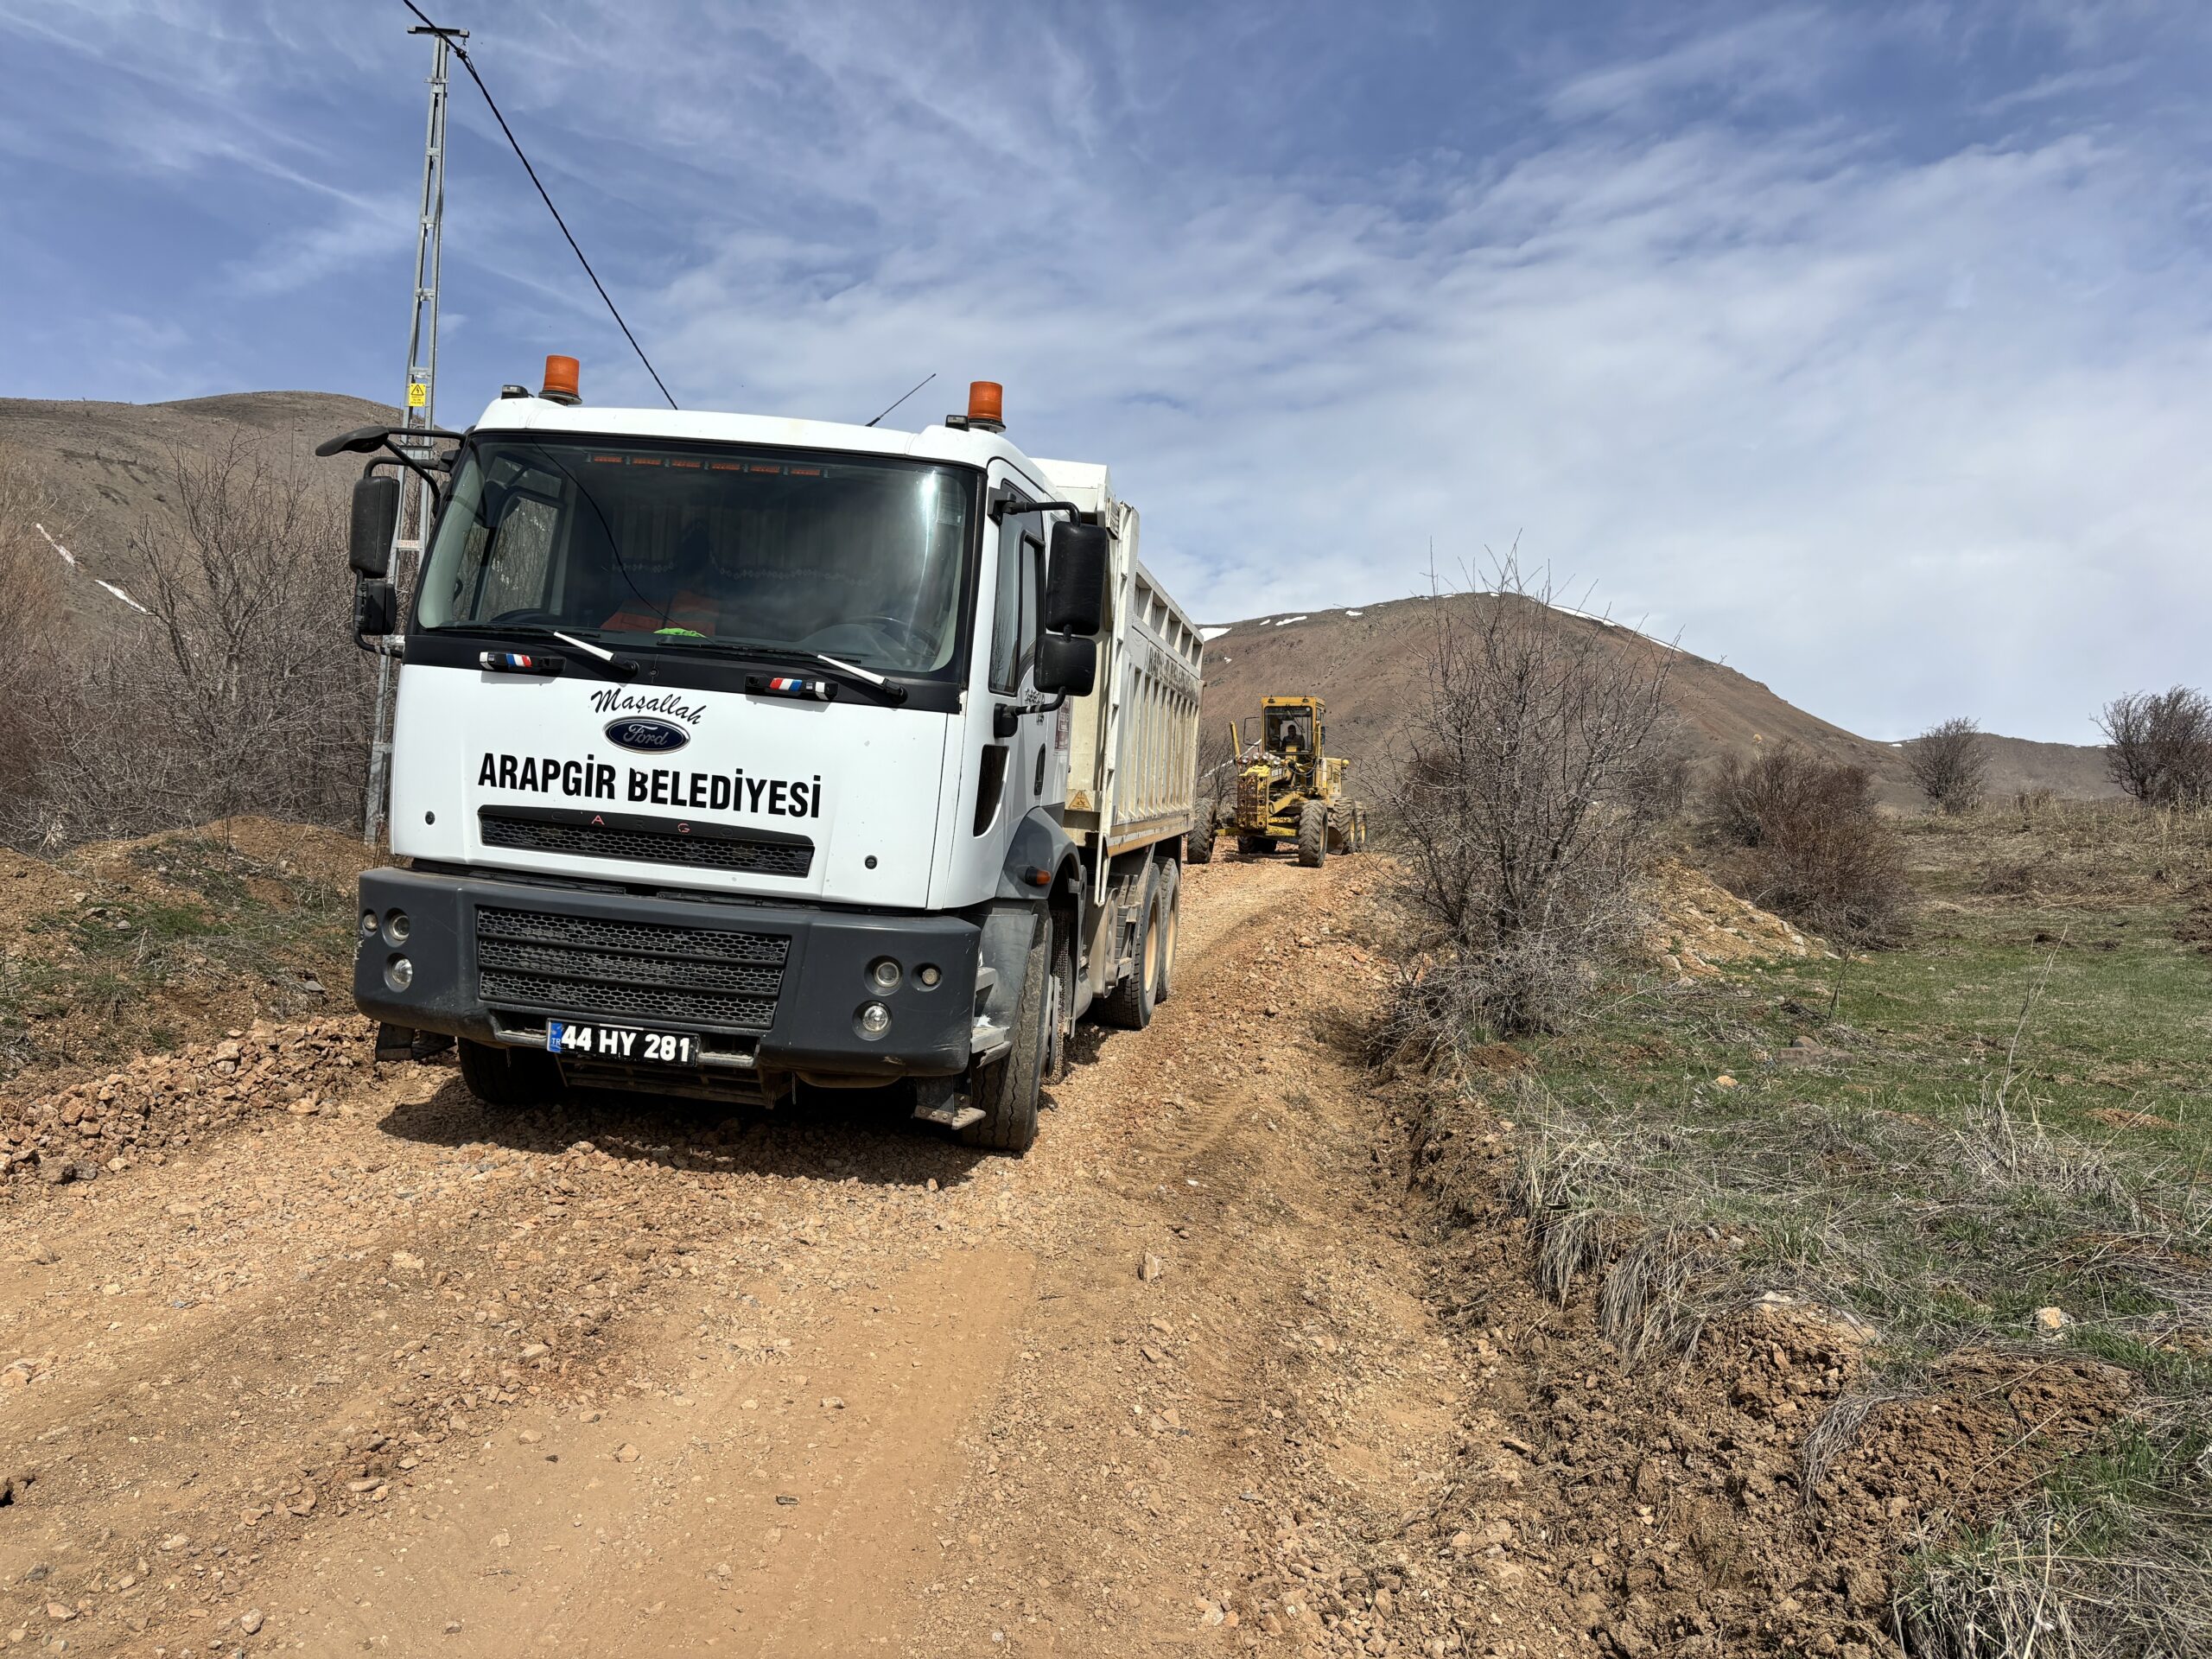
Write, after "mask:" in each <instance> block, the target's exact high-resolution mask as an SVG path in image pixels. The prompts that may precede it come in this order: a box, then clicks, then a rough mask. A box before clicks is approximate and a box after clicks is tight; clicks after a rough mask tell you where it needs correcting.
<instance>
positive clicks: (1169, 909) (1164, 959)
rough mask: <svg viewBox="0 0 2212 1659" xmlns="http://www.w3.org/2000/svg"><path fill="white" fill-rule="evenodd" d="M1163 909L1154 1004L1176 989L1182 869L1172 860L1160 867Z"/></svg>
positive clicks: (1158, 925) (1156, 922)
mask: <svg viewBox="0 0 2212 1659" xmlns="http://www.w3.org/2000/svg"><path fill="white" fill-rule="evenodd" d="M1159 868H1160V898H1159V901H1158V902H1159V906H1160V909H1159V911H1158V912H1157V914H1156V915H1155V916H1154V928H1155V930H1156V931H1157V932H1158V934H1159V938H1160V974H1159V977H1158V979H1157V980H1156V981H1155V982H1154V985H1153V988H1152V1000H1153V1001H1154V1003H1155V1004H1158V1003H1161V1002H1165V1001H1166V1000H1167V999H1168V997H1169V996H1171V995H1173V993H1174V990H1175V939H1176V936H1177V935H1178V934H1179V932H1180V931H1182V927H1181V923H1182V916H1183V873H1182V871H1180V870H1179V869H1177V868H1175V866H1174V865H1173V863H1166V864H1162V865H1160V867H1159Z"/></svg>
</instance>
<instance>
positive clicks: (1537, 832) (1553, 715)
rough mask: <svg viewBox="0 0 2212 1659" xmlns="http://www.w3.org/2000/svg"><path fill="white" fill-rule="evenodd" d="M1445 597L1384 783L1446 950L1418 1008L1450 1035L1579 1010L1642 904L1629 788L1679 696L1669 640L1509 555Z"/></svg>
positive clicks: (1409, 883) (1418, 905) (1555, 1020)
mask: <svg viewBox="0 0 2212 1659" xmlns="http://www.w3.org/2000/svg"><path fill="white" fill-rule="evenodd" d="M1494 585H1495V588H1496V589H1497V591H1496V592H1495V593H1491V594H1484V595H1481V596H1479V597H1478V598H1477V599H1476V600H1474V601H1473V602H1471V603H1459V604H1448V605H1447V604H1439V605H1436V606H1434V607H1432V614H1433V619H1434V620H1433V632H1432V634H1431V637H1430V640H1429V646H1428V661H1427V677H1426V683H1425V684H1424V686H1423V688H1422V690H1421V693H1420V694H1419V696H1418V697H1417V699H1416V702H1415V705H1414V708H1413V709H1412V710H1411V711H1410V719H1409V721H1408V725H1409V728H1410V730H1409V734H1408V737H1407V739H1406V740H1405V743H1404V747H1403V748H1402V750H1401V752H1400V753H1399V754H1398V755H1397V756H1396V757H1395V766H1394V767H1393V775H1392V776H1391V777H1390V778H1389V779H1387V780H1386V782H1385V784H1384V785H1383V789H1382V790H1381V791H1380V794H1381V797H1382V805H1383V816H1384V817H1387V819H1388V820H1389V823H1390V824H1391V826H1392V834H1393V836H1394V837H1395V841H1396V843H1397V846H1398V849H1399V850H1400V852H1401V853H1402V858H1403V868H1404V870H1405V872H1406V880H1405V884H1404V889H1403V898H1404V900H1405V902H1406V904H1407V906H1408V909H1409V910H1410V911H1411V912H1412V913H1413V916H1414V918H1416V922H1417V925H1418V926H1419V928H1420V930H1421V933H1422V935H1423V939H1422V944H1423V945H1424V946H1425V948H1427V950H1430V951H1431V952H1433V963H1432V966H1431V967H1430V969H1429V970H1428V971H1427V973H1425V974H1424V975H1423V976H1421V978H1420V979H1419V981H1418V982H1416V983H1415V984H1414V987H1413V989H1412V992H1411V995H1410V998H1409V1001H1408V1014H1409V1015H1410V1017H1413V1018H1414V1020H1415V1021H1416V1023H1421V1022H1432V1023H1431V1024H1430V1027H1429V1028H1430V1029H1432V1030H1433V1031H1434V1032H1435V1033H1438V1034H1439V1036H1440V1039H1442V1040H1443V1041H1445V1042H1446V1043H1451V1044H1456V1043H1458V1042H1459V1041H1460V1040H1461V1039H1462V1038H1463V1037H1472V1038H1475V1039H1484V1038H1487V1037H1490V1036H1495V1035H1510V1034H1512V1033H1519V1032H1526V1031H1535V1030H1556V1029H1559V1028H1561V1027H1565V1026H1567V1024H1569V1023H1570V1022H1571V1021H1572V1020H1573V1019H1574V1018H1575V1017H1576V1016H1577V1015H1578V1014H1580V1013H1581V1012H1582V1011H1584V1010H1585V1009H1586V1007H1587V1005H1588V999H1589V994H1590V991H1591V989H1592V984H1593V983H1594V981H1595V979H1596V976H1597V974H1598V972H1599V968H1600V967H1601V965H1602V964H1603V963H1605V960H1606V959H1607V957H1609V956H1610V955H1611V953H1613V952H1614V951H1616V950H1618V949H1619V948H1620V947H1621V946H1623V945H1624V944H1625V943H1626V942H1627V941H1628V940H1629V939H1630V938H1631V937H1632V936H1633V934H1634V932H1635V931H1636V927H1637V923H1638V921H1639V920H1640V918H1641V909H1640V906H1638V904H1637V878H1638V876H1639V874H1640V873H1641V869H1642V867H1643V859H1644V855H1645V852H1646V850H1647V846H1648V837H1647V828H1646V825H1645V824H1644V823H1643V822H1642V821H1640V820H1639V819H1638V817H1637V816H1636V815H1635V814H1634V813H1631V812H1630V811H1628V810H1625V809H1624V807H1622V806H1621V805H1620V804H1619V802H1620V798H1621V795H1622V792H1623V791H1624V788H1625V786H1626V785H1627V783H1628V781H1629V779H1630V777H1631V776H1632V775H1633V773H1634V772H1635V769H1636V768H1637V766H1638V765H1639V764H1640V763H1641V762H1642V761H1643V759H1644V757H1645V755H1646V754H1647V753H1648V751H1649V746H1650V745H1651V744H1652V742H1653V741H1654V734H1655V733H1656V730H1657V728H1658V726H1659V721H1660V717H1661V715H1662V714H1663V713H1664V712H1665V709H1666V701H1665V698H1666V688H1667V680H1668V653H1667V652H1666V651H1665V650H1664V649H1663V648H1661V647H1658V646H1651V647H1649V649H1640V650H1639V649H1627V650H1624V649H1623V648H1622V647H1621V645H1620V644H1619V643H1618V640H1617V639H1615V638H1614V637H1613V636H1612V634H1611V631H1609V630H1606V629H1601V628H1593V627H1587V626H1563V619H1562V618H1560V616H1559V615H1558V614H1557V613H1555V612H1554V610H1553V609H1552V608H1551V599H1552V589H1551V588H1550V585H1549V583H1548V580H1538V581H1534V582H1531V581H1529V580H1527V579H1525V578H1524V577H1523V575H1522V572H1521V571H1520V569H1518V568H1517V566H1516V564H1515V563H1513V562H1512V561H1510V560H1509V561H1506V562H1505V563H1503V564H1501V565H1500V566H1499V567H1498V569H1497V573H1496V582H1495V584H1494Z"/></svg>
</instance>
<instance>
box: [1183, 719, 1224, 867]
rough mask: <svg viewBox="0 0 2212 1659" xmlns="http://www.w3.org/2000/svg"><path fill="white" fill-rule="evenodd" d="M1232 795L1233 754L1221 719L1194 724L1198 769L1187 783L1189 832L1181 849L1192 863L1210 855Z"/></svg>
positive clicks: (1206, 859)
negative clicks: (1189, 793)
mask: <svg viewBox="0 0 2212 1659" xmlns="http://www.w3.org/2000/svg"><path fill="white" fill-rule="evenodd" d="M1235 800H1236V752H1235V750H1234V749H1233V748H1232V747H1231V746H1230V741H1229V727H1228V725H1227V724H1226V723H1225V722H1223V721H1215V722H1213V723H1212V724H1211V725H1208V724H1205V723H1203V722H1201V724H1200V725H1199V728H1198V769H1197V771H1196V772H1195V773H1194V774H1193V776H1192V785H1191V833H1190V837H1189V839H1188V840H1187V841H1186V842H1185V854H1186V855H1187V856H1188V857H1189V858H1190V860H1191V861H1192V863H1194V864H1204V863H1205V862H1207V861H1209V860H1210V859H1211V858H1212V857H1213V843H1214V836H1215V834H1216V832H1217V831H1218V830H1219V829H1220V828H1221V824H1222V821H1223V819H1224V818H1225V817H1227V816H1228V815H1229V809H1230V804H1231V803H1233V802H1234V801H1235Z"/></svg>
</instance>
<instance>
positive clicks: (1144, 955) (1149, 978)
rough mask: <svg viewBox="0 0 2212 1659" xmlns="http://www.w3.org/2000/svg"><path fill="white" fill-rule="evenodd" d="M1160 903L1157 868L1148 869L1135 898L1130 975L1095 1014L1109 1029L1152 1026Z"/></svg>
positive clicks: (1141, 1028)
mask: <svg viewBox="0 0 2212 1659" xmlns="http://www.w3.org/2000/svg"><path fill="white" fill-rule="evenodd" d="M1159 902H1160V868H1159V866H1157V865H1147V866H1146V867H1145V873H1144V887H1143V889H1142V890H1141V892H1140V893H1138V894H1137V936H1136V938H1135V939H1134V940H1132V941H1131V942H1130V947H1129V956H1130V958H1131V965H1130V968H1129V971H1128V973H1126V974H1124V975H1123V976H1122V981H1121V983H1119V984H1118V985H1116V986H1115V987H1114V989H1113V992H1112V994H1111V995H1109V996H1108V997H1107V999H1106V1002H1105V1006H1104V1007H1102V1008H1101V1009H1100V1010H1099V1014H1098V1017H1099V1018H1100V1019H1102V1020H1104V1021H1105V1022H1106V1023H1107V1024H1108V1025H1109V1026H1118V1027H1121V1028H1122V1030H1123V1031H1142V1030H1143V1029H1144V1028H1145V1027H1147V1026H1148V1025H1150V1024H1151V1023H1152V1005H1153V1003H1154V1001H1156V1000H1157V999H1156V996H1155V992H1156V990H1157V989H1158V987H1157V984H1156V982H1155V977H1154V976H1155V975H1156V974H1157V972H1158V969H1159V961H1158V958H1157V957H1156V955H1155V954H1154V952H1155V946H1156V943H1157V941H1156V939H1155V938H1154V932H1153V924H1154V921H1155V920H1156V919H1158V918H1157V915H1156V911H1155V907H1156V906H1158V904H1159Z"/></svg>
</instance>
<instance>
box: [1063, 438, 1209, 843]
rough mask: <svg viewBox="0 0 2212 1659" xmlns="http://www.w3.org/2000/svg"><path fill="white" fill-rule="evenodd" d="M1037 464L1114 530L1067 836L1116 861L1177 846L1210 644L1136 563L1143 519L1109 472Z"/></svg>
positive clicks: (1078, 701) (1075, 756)
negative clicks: (1172, 840) (1169, 843)
mask: <svg viewBox="0 0 2212 1659" xmlns="http://www.w3.org/2000/svg"><path fill="white" fill-rule="evenodd" d="M1037 464H1038V466H1039V467H1041V468H1043V470H1044V472H1045V474H1046V477H1047V478H1048V479H1050V480H1052V484H1053V486H1055V487H1056V488H1058V490H1060V491H1061V492H1062V493H1063V494H1065V496H1066V498H1067V499H1069V500H1071V501H1073V502H1074V503H1075V504H1076V505H1077V506H1079V507H1081V508H1083V509H1084V511H1085V512H1095V513H1096V514H1097V515H1098V519H1099V522H1100V523H1101V524H1104V525H1105V526H1106V527H1107V528H1108V529H1109V530H1110V531H1113V532H1114V563H1113V571H1112V575H1111V577H1110V579H1109V582H1108V584H1107V588H1108V595H1107V613H1106V622H1105V626H1103V628H1101V629H1100V630H1099V636H1098V646H1099V651H1098V679H1097V683H1096V686H1095V687H1094V689H1093V690H1092V691H1091V693H1090V696H1086V697H1077V698H1072V699H1071V700H1070V702H1069V703H1068V721H1069V728H1068V804H1067V823H1066V827H1067V831H1068V834H1069V835H1070V836H1072V837H1073V838H1074V839H1075V840H1076V841H1077V842H1078V843H1084V842H1090V841H1092V840H1094V839H1096V837H1097V836H1099V835H1100V833H1101V832H1102V830H1103V833H1104V836H1105V841H1106V844H1105V846H1104V847H1103V849H1101V850H1102V851H1103V852H1105V853H1107V854H1113V853H1119V852H1124V851H1127V850H1128V849H1131V848H1135V847H1141V846H1143V845H1145V844H1146V843H1147V842H1154V841H1165V840H1166V839H1168V838H1169V837H1171V836H1179V835H1181V834H1183V832H1184V831H1185V830H1186V829H1189V828H1190V827H1191V793H1192V773H1193V771H1194V769H1195V767H1196V766H1197V764H1198V689H1199V686H1200V683H1201V677H1200V672H1201V668H1202V666H1203V663H1204V659H1205V641H1204V640H1203V639H1200V638H1199V637H1198V626H1197V625H1196V624H1195V623H1193V622H1192V620H1191V619H1190V617H1189V616H1188V615H1187V614H1185V612H1184V610H1183V607H1181V606H1179V605H1178V604H1177V603H1176V602H1175V601H1173V599H1171V598H1169V597H1168V595H1167V594H1166V592H1165V591H1164V590H1163V589H1162V588H1160V584H1159V582H1157V581H1155V580H1154V577H1153V575H1152V573H1151V572H1150V571H1149V570H1147V569H1145V568H1144V565H1143V563H1141V561H1140V560H1139V559H1138V557H1137V512H1136V509H1135V507H1132V506H1130V505H1128V503H1127V502H1124V501H1118V500H1116V499H1115V498H1114V493H1113V488H1112V485H1111V483H1110V481H1109V479H1108V477H1107V473H1106V468H1105V467H1095V466H1090V465H1086V464H1084V463H1081V462H1074V461H1039V462H1038V463H1037ZM1104 865H1105V861H1104V860H1103V859H1101V860H1100V861H1099V868H1101V869H1102V871H1103V868H1104Z"/></svg>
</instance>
